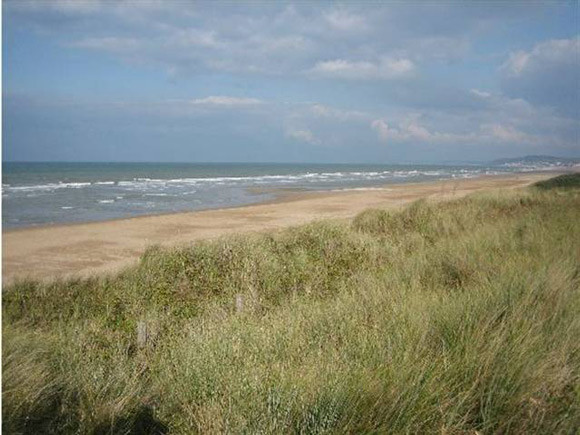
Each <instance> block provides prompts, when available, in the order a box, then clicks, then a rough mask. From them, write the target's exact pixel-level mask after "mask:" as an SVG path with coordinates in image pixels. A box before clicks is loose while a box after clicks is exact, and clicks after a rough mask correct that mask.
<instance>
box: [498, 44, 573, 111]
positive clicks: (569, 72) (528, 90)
mask: <svg viewBox="0 0 580 435" xmlns="http://www.w3.org/2000/svg"><path fill="white" fill-rule="evenodd" d="M500 72H501V74H502V89H503V91H504V93H505V94H507V95H509V96H512V97H519V98H524V99H526V100H527V101H529V102H531V103H534V104H538V105H544V106H549V107H553V108H555V109H556V110H558V111H559V112H560V113H561V114H565V115H567V116H572V117H574V118H576V119H578V118H580V104H579V101H580V37H576V38H571V39H552V40H548V41H544V42H541V43H539V44H536V45H535V46H534V47H533V48H532V49H531V50H530V51H517V52H515V53H511V54H510V56H509V58H508V59H507V60H506V61H505V62H504V63H503V65H502V66H501V67H500Z"/></svg>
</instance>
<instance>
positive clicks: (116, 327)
mask: <svg viewBox="0 0 580 435" xmlns="http://www.w3.org/2000/svg"><path fill="white" fill-rule="evenodd" d="M578 222H580V190H578V189H567V190H565V191H562V190H559V189H556V190H550V189H544V190H540V189H535V188H530V189H527V190H523V191H505V192H492V193H486V194H477V195H475V196H470V197H467V198H463V199H459V200H455V201H451V202H445V203H438V204H431V203H427V202H425V201H420V202H416V203H414V204H413V205H411V206H410V207H407V208H405V209H404V210H402V211H397V212H391V211H384V210H368V211H365V212H363V213H362V214H360V215H359V216H357V217H356V218H355V219H354V220H353V221H352V222H333V221H324V222H318V223H313V224H310V225H305V226H301V227H296V228H290V229H288V230H284V231H280V232H275V233H269V234H256V235H245V236H238V237H228V238H223V239H220V240H217V241H208V242H200V243H197V244H195V245H193V246H191V247H190V248H187V249H183V248H182V249H161V248H151V249H149V250H148V251H147V252H146V253H145V254H144V255H143V257H142V258H141V260H140V263H139V265H138V266H136V267H134V268H131V269H128V270H126V271H125V272H123V273H121V274H119V275H117V276H114V277H109V278H105V277H103V278H93V279H85V280H69V281H61V282H55V283H52V284H41V283H37V282H19V283H16V284H14V285H12V286H10V287H8V288H5V289H4V290H3V349H2V351H3V362H2V364H3V376H2V383H3V385H2V387H3V392H2V394H3V409H2V416H3V429H4V430H5V432H6V433H46V432H55V433H77V432H80V433H166V432H171V433H184V434H186V433H223V432H228V433H445V434H461V433H470V434H472V433H518V434H519V433H562V434H564V433H576V431H577V430H578V429H579V428H580V384H579V375H580V352H579V347H578V337H580V249H579V246H580V225H579V224H578ZM475 431H477V432H475Z"/></svg>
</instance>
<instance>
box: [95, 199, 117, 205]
mask: <svg viewBox="0 0 580 435" xmlns="http://www.w3.org/2000/svg"><path fill="white" fill-rule="evenodd" d="M114 202H115V200H114V199H102V200H100V201H99V204H112V203H114Z"/></svg>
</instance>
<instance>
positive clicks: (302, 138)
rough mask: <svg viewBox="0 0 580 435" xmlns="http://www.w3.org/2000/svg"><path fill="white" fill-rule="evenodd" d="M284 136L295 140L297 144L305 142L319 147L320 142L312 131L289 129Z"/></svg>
mask: <svg viewBox="0 0 580 435" xmlns="http://www.w3.org/2000/svg"><path fill="white" fill-rule="evenodd" d="M286 136H288V137H290V138H292V139H295V140H297V141H299V142H306V143H309V144H311V145H320V140H319V139H318V138H317V137H316V136H315V135H314V133H312V131H310V130H307V129H304V130H294V129H289V130H287V131H286Z"/></svg>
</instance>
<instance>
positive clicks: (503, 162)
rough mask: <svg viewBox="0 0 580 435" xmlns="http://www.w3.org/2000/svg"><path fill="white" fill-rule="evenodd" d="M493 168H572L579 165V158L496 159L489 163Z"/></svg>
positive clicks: (531, 157)
mask: <svg viewBox="0 0 580 435" xmlns="http://www.w3.org/2000/svg"><path fill="white" fill-rule="evenodd" d="M491 164H492V165H494V166H510V167H512V166H523V167H528V166H529V167H544V166H574V165H577V164H580V159H579V158H570V157H554V156H524V157H514V158H510V159H498V160H493V161H492V162H491Z"/></svg>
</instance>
